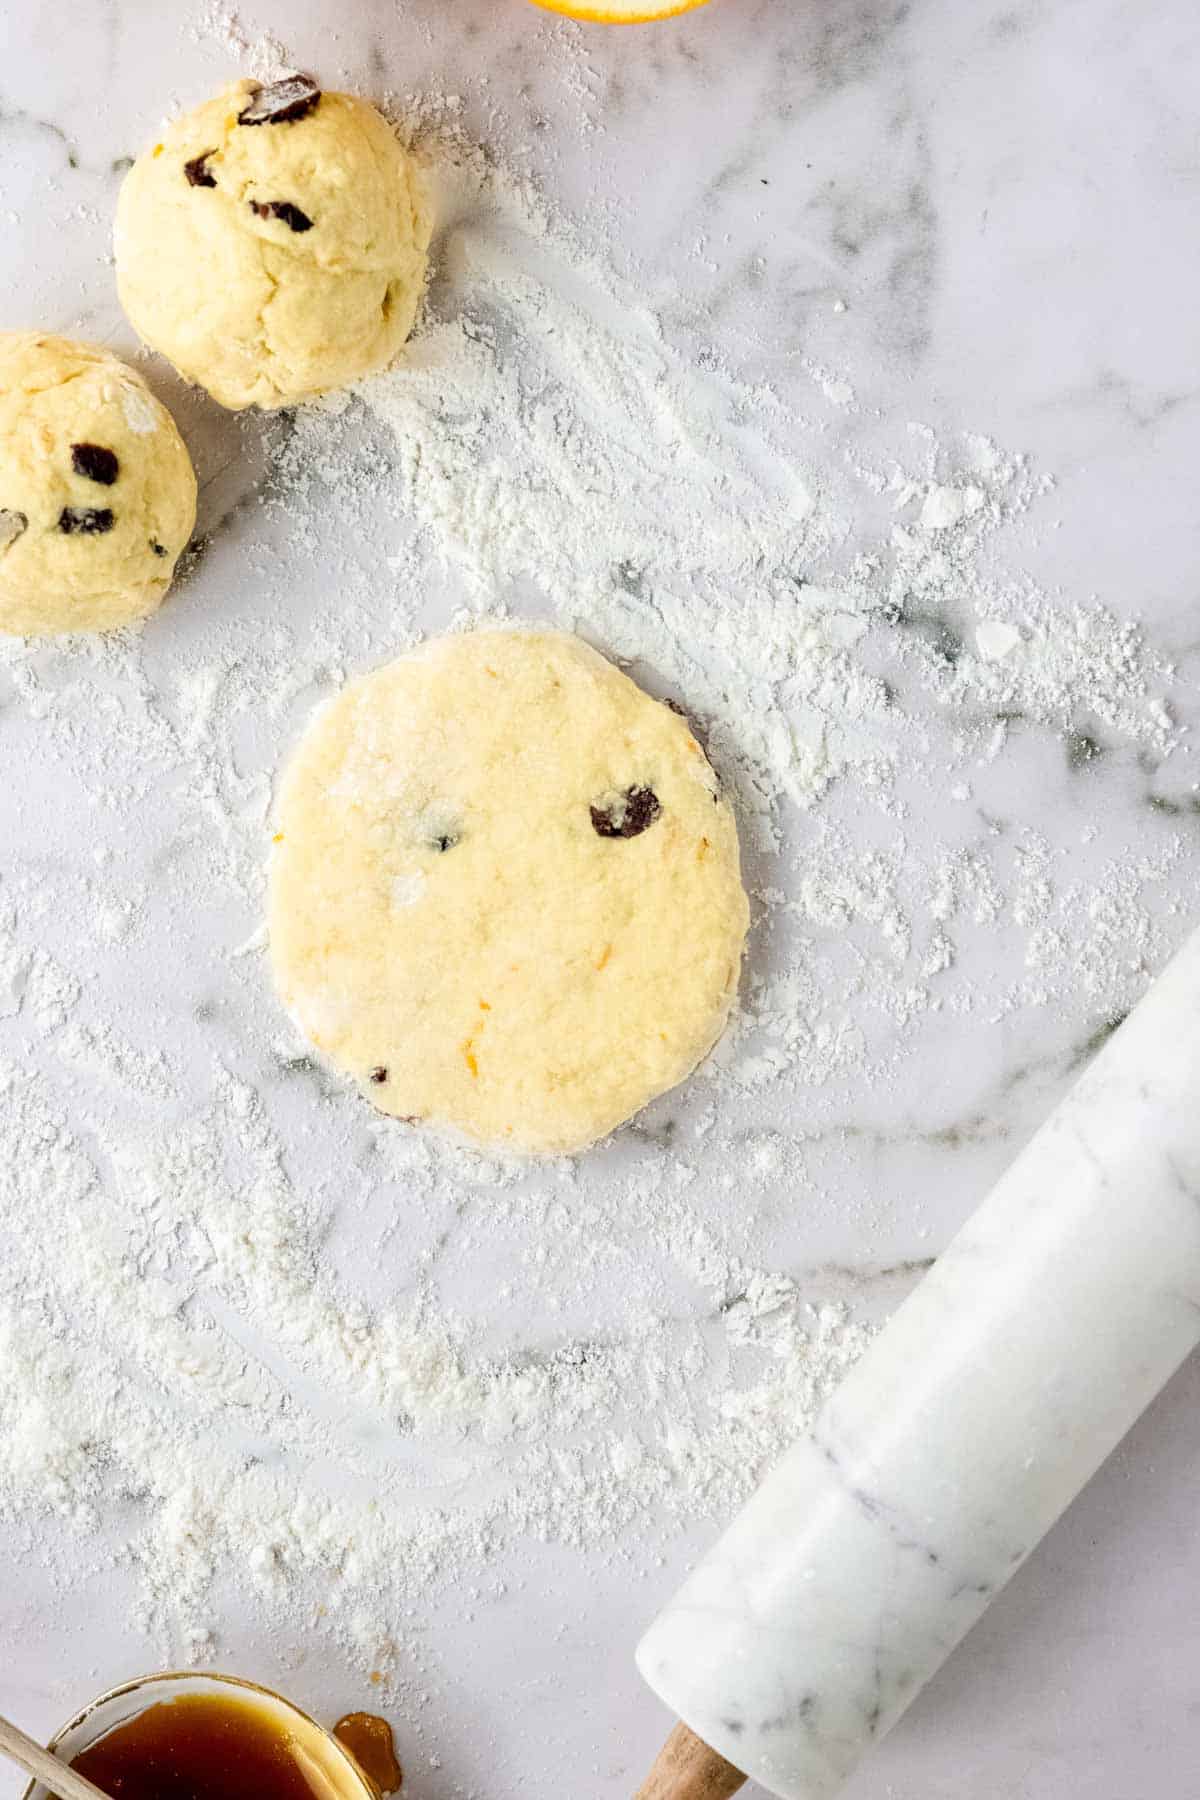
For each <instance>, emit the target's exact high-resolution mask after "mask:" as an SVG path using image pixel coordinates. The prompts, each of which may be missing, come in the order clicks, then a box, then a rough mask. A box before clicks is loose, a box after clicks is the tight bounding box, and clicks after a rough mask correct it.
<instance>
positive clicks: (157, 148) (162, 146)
mask: <svg viewBox="0 0 1200 1800" xmlns="http://www.w3.org/2000/svg"><path fill="white" fill-rule="evenodd" d="M165 149H166V145H165V144H155V146H154V152H153V154H154V155H155V156H161V155H162V153H163V151H164V150H165Z"/></svg>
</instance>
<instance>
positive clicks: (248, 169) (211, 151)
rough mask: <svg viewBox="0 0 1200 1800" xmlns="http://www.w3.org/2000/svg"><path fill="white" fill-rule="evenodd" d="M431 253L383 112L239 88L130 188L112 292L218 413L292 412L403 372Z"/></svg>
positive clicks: (329, 98) (174, 128) (143, 161)
mask: <svg viewBox="0 0 1200 1800" xmlns="http://www.w3.org/2000/svg"><path fill="white" fill-rule="evenodd" d="M428 244H429V217H428V212H427V209H426V207H425V204H424V202H423V200H422V198H421V195H420V192H419V182H418V178H417V174H416V170H415V168H414V166H413V163H412V160H411V158H410V157H409V156H408V155H407V154H406V152H405V151H404V150H403V149H402V147H401V145H400V143H399V142H398V140H397V138H396V136H395V133H394V132H393V131H392V129H391V127H390V126H389V125H388V123H387V121H386V120H385V119H383V118H382V117H381V115H380V114H379V113H378V112H376V110H375V108H374V107H373V106H369V105H368V104H367V103H366V102H365V101H363V100H358V99H356V98H355V97H354V96H353V95H351V94H326V93H322V92H321V91H320V89H319V88H318V87H317V86H316V84H315V83H314V82H312V81H310V80H309V78H308V77H306V76H292V77H289V78H288V79H287V80H286V81H283V82H276V83H272V84H271V85H270V86H268V87H265V88H264V87H260V86H259V84H258V83H257V82H253V81H240V82H236V83H235V84H234V85H233V86H232V87H228V88H226V89H225V90H224V91H223V92H222V93H220V94H218V95H217V96H216V98H215V99H213V100H209V101H208V102H206V104H205V105H203V106H199V107H197V108H196V109H195V111H194V112H190V113H186V114H185V115H184V116H183V117H182V118H181V119H177V120H176V121H175V122H174V124H172V125H171V126H169V127H168V129H167V130H166V131H165V132H164V133H163V136H162V138H161V140H160V141H159V142H158V143H156V144H155V145H154V146H153V147H152V148H151V149H149V150H147V151H145V153H144V154H143V155H141V156H139V158H138V159H137V161H136V162H135V163H134V165H133V167H132V168H131V169H130V171H129V173H128V175H127V176H126V177H125V181H124V183H123V185H122V188H121V196H120V200H119V202H118V205H117V223H116V261H117V286H118V289H119V292H120V296H121V303H122V305H123V306H124V308H125V311H126V312H127V313H128V315H129V317H130V319H131V320H132V322H133V324H134V326H135V327H136V329H137V330H138V331H139V332H140V334H141V335H142V337H143V338H144V339H145V340H146V342H147V343H148V344H150V345H152V346H153V347H154V349H156V350H160V351H161V352H162V354H163V355H164V356H166V357H169V358H170V360H171V361H172V362H173V363H174V364H175V367H176V368H177V369H179V370H180V371H181V372H182V373H183V374H184V375H186V376H187V377H188V378H189V380H191V381H195V382H198V383H199V384H200V386H201V387H204V388H207V389H208V391H209V393H210V394H211V395H212V396H213V398H214V399H216V400H219V401H220V402H221V404H222V406H228V407H234V408H240V407H246V406H261V407H279V406H290V405H292V404H293V403H294V402H296V401H300V400H310V399H312V398H314V397H315V396H316V395H318V394H324V393H327V392H328V391H329V390H330V389H332V388H337V387H342V386H344V385H345V384H346V383H347V382H351V381H354V380H356V379H357V378H358V377H359V376H360V375H365V374H367V373H368V372H369V371H371V370H373V369H379V368H382V367H383V366H384V365H385V364H387V363H389V362H390V361H391V360H392V359H393V357H394V356H395V355H396V353H397V351H398V350H399V349H400V346H401V345H402V344H403V343H404V340H405V339H406V338H407V336H408V334H409V332H410V331H411V330H412V325H413V320H414V318H415V316H416V310H417V304H418V301H419V299H420V296H421V290H422V287H423V284H424V279H425V260H426V250H427V248H428Z"/></svg>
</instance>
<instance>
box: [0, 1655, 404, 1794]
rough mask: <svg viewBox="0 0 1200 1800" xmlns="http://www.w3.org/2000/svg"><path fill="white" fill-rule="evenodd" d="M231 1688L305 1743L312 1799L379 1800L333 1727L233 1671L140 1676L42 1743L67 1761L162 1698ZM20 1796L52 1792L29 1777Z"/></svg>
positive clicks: (230, 1696)
mask: <svg viewBox="0 0 1200 1800" xmlns="http://www.w3.org/2000/svg"><path fill="white" fill-rule="evenodd" d="M230 1688H234V1689H237V1690H239V1691H240V1694H241V1697H242V1698H244V1699H245V1700H246V1701H247V1702H252V1703H253V1704H254V1705H255V1706H257V1707H259V1708H261V1709H262V1710H263V1711H266V1712H277V1713H278V1714H279V1716H280V1721H281V1723H282V1724H284V1725H286V1726H287V1728H288V1730H289V1733H290V1734H291V1735H292V1736H293V1737H294V1738H295V1739H296V1740H297V1741H298V1742H299V1743H300V1744H302V1745H303V1746H304V1749H305V1752H306V1755H305V1759H304V1760H305V1764H306V1768H305V1773H306V1775H307V1776H308V1779H309V1781H310V1783H311V1784H312V1789H313V1795H314V1800H378V1795H377V1793H376V1790H375V1789H374V1787H372V1785H371V1783H370V1782H369V1781H368V1780H367V1778H366V1776H365V1775H364V1774H363V1772H362V1770H361V1769H360V1768H359V1766H358V1764H357V1763H356V1762H355V1760H354V1758H353V1757H352V1756H351V1755H350V1752H349V1751H348V1750H346V1749H345V1748H344V1747H343V1745H341V1744H339V1742H338V1740H337V1739H336V1738H335V1737H334V1736H333V1734H332V1732H329V1731H326V1729H325V1727H324V1726H323V1725H318V1724H317V1721H316V1720H315V1719H310V1718H309V1716H308V1714H307V1713H306V1712H302V1711H301V1710H300V1708H299V1707H298V1706H293V1705H292V1703H291V1701H290V1700H285V1699H284V1698H283V1696H282V1695H281V1694H273V1693H272V1692H271V1690H270V1688H265V1687H259V1685H258V1683H257V1682H254V1681H242V1680H240V1679H239V1677H238V1676H236V1675H207V1674H204V1675H196V1674H184V1673H182V1672H176V1673H171V1674H166V1675H139V1676H138V1677H137V1678H136V1679H135V1680H133V1681H125V1682H122V1683H121V1686H120V1687H115V1688H110V1689H109V1690H108V1692H107V1693H106V1694H101V1695H99V1697H98V1698H97V1699H95V1700H92V1701H90V1702H89V1704H88V1705H87V1706H85V1707H84V1708H83V1709H82V1710H81V1711H80V1712H77V1713H76V1714H75V1717H74V1718H73V1719H71V1720H70V1721H69V1722H68V1723H67V1724H66V1725H64V1726H63V1727H62V1729H61V1731H56V1732H55V1734H54V1736H53V1737H52V1738H51V1739H50V1742H49V1743H48V1744H47V1746H46V1748H47V1749H48V1750H49V1751H50V1752H51V1754H52V1755H54V1756H57V1757H59V1758H60V1759H61V1760H62V1761H63V1762H67V1763H69V1762H71V1761H72V1760H73V1758H75V1757H76V1756H79V1755H80V1754H81V1753H82V1752H83V1751H84V1750H86V1749H88V1748H89V1747H90V1745H92V1744H94V1743H96V1742H97V1741H98V1740H99V1739H100V1738H102V1737H107V1735H108V1733H109V1732H110V1731H113V1730H115V1729H116V1727H117V1726H118V1725H124V1724H125V1723H126V1722H127V1721H128V1720H129V1719H133V1718H136V1717H137V1715H138V1713H141V1712H145V1711H146V1708H147V1707H150V1706H157V1705H158V1704H159V1703H160V1702H161V1701H166V1700H178V1699H180V1698H181V1697H182V1696H183V1695H185V1694H209V1695H211V1694H213V1693H214V1691H215V1692H216V1693H218V1694H223V1695H224V1696H225V1697H226V1698H227V1699H230V1700H236V1699H237V1698H238V1693H229V1692H228V1690H229V1689H230ZM23 1800H53V1797H52V1795H51V1794H50V1792H49V1790H48V1789H47V1788H46V1787H45V1785H44V1784H43V1783H42V1782H40V1781H31V1782H30V1784H29V1786H28V1787H27V1788H26V1789H25V1793H24V1796H23Z"/></svg>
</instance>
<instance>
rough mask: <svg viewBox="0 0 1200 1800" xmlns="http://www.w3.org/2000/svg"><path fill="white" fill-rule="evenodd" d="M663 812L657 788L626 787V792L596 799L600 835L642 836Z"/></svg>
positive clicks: (595, 818) (594, 813)
mask: <svg viewBox="0 0 1200 1800" xmlns="http://www.w3.org/2000/svg"><path fill="white" fill-rule="evenodd" d="M661 812H662V803H661V801H660V800H659V798H658V795H657V794H656V793H655V792H654V789H653V788H648V787H631V788H626V789H625V792H624V793H623V794H614V795H612V796H611V797H610V796H607V795H606V796H605V798H604V799H603V800H600V801H596V802H594V803H593V805H592V807H591V814H592V827H593V829H594V830H595V832H596V835H597V837H602V838H633V837H640V836H641V835H642V832H643V831H645V830H646V829H647V828H648V827H649V826H651V825H653V823H654V821H655V819H657V818H658V816H659V814H660V813H661Z"/></svg>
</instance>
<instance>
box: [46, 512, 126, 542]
mask: <svg viewBox="0 0 1200 1800" xmlns="http://www.w3.org/2000/svg"><path fill="white" fill-rule="evenodd" d="M115 524H116V520H115V519H114V517H113V512H112V508H111V506H64V507H63V509H62V511H61V512H60V513H59V515H58V529H59V530H60V531H61V532H64V533H65V534H66V535H67V536H68V537H73V536H74V535H75V534H76V533H81V534H82V535H83V536H84V537H99V536H100V534H101V533H102V532H105V531H111V530H112V528H113V526H114V525H115Z"/></svg>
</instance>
